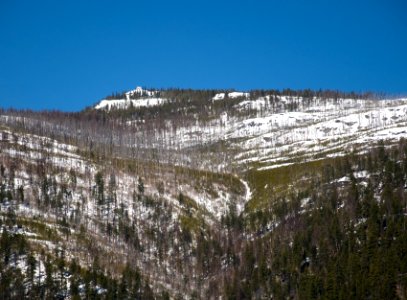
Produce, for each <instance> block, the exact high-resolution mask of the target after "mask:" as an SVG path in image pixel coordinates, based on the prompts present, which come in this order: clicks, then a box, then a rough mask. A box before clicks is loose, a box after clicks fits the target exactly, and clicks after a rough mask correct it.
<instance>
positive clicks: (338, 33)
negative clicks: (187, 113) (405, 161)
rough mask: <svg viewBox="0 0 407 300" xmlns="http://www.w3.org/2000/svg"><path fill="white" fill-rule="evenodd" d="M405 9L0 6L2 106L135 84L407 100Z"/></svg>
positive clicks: (70, 107) (82, 96)
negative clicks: (373, 94) (388, 96)
mask: <svg viewBox="0 0 407 300" xmlns="http://www.w3.org/2000/svg"><path fill="white" fill-rule="evenodd" d="M406 14H407V3H406V2H405V1H403V0H387V1H385V0H383V1H376V0H370V1H367V0H361V1H357V0H353V1H350V0H342V1H312V0H310V1H305V0H303V1H300V0H299V1H290V0H286V1H281V0H279V1H273V0H269V1H262V0H258V1H255V0H251V1H238V0H237V1H221V0H219V1H212V0H206V1H151V0H150V1H103V0H98V1H90V0H88V1H76V0H71V1H40V0H39V1H23V0H22V1H13V0H0V107H16V108H31V109H62V110H66V111H74V110H80V109H81V108H83V107H85V106H88V105H91V104H93V103H95V102H97V101H98V100H99V99H101V98H103V97H104V96H106V95H107V94H110V93H111V92H113V91H122V90H129V89H132V88H134V87H135V86H137V85H143V86H148V87H157V88H160V87H163V88H165V87H181V88H235V89H238V90H248V89H254V88H265V89H266V88H279V89H282V88H287V87H289V88H294V89H302V88H312V89H319V88H322V89H326V88H329V89H340V90H345V91H350V90H354V91H367V90H372V91H380V92H386V93H391V94H395V95H406V94H407V55H406V53H407V18H406Z"/></svg>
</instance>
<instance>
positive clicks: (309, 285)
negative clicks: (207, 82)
mask: <svg viewBox="0 0 407 300" xmlns="http://www.w3.org/2000/svg"><path fill="white" fill-rule="evenodd" d="M406 137H407V99H379V97H377V96H375V95H372V94H355V93H342V92H338V91H311V90H301V91H294V90H284V91H278V90H253V91H248V92H240V91H234V90H190V89H185V90H181V89H160V90H159V89H144V88H141V87H137V88H136V89H134V90H132V91H129V92H125V93H115V94H112V95H111V96H108V97H106V99H103V100H101V101H100V102H99V103H97V104H95V105H94V106H93V107H88V108H86V109H84V110H83V111H81V112H79V113H62V112H57V111H42V112H32V111H27V110H24V111H18V110H1V111H0V163H1V166H0V171H1V172H0V173H1V174H0V184H1V185H0V187H1V189H0V216H1V218H0V227H1V237H0V295H4V298H5V299H10V298H13V299H21V298H41V297H42V298H44V297H45V298H53V297H56V298H61V299H64V298H67V299H82V298H101V299H111V298H112V299H113V298H116V299H127V298H128V299H133V298H136V299H219V298H223V299H225V298H226V299H250V298H252V299H270V298H273V299H284V298H294V299H331V298H332V299H333V298H335V297H336V298H343V299H350V298H356V299H360V298H371V299H384V298H386V299H389V298H396V299H397V298H398V299H405V298H406V295H407V281H406V276H405V274H406V273H407V264H406V263H407V260H406V257H405V253H407V244H406V241H407V236H406V231H405V224H406V221H407V218H406V216H407V215H406V214H407V209H406V208H407V202H406V190H407V183H406V180H407V143H406V141H405V138H406Z"/></svg>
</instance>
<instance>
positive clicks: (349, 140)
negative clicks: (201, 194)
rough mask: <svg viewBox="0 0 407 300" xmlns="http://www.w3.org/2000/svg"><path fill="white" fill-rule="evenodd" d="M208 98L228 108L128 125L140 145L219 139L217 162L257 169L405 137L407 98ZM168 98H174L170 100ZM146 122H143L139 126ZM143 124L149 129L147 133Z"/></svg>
mask: <svg viewBox="0 0 407 300" xmlns="http://www.w3.org/2000/svg"><path fill="white" fill-rule="evenodd" d="M226 94H227V95H228V96H227V97H225V95H226ZM151 97H153V95H152V96H151ZM156 100H157V99H156V98H145V99H141V100H134V101H142V102H140V103H147V102H148V101H152V103H155V104H157V105H158V104H159V103H158V102H157V101H156ZM103 101H106V100H103ZM115 101H121V100H110V102H111V103H112V105H111V106H109V105H108V104H105V102H103V103H104V105H105V106H106V105H107V107H113V103H116V102H115ZM163 101H164V100H163ZM207 101H208V102H207V103H208V107H209V109H211V107H212V106H214V105H215V104H216V105H220V103H221V102H224V103H225V104H224V105H225V107H228V109H223V110H221V111H219V112H218V113H216V114H212V115H211V116H210V117H209V118H205V119H203V118H201V117H200V116H199V115H196V114H194V115H192V119H193V120H192V121H191V120H188V121H184V122H180V120H179V119H171V118H169V119H168V120H165V121H164V122H165V123H164V124H160V125H159V127H156V124H155V123H153V121H148V120H146V119H142V120H140V119H137V120H135V121H128V122H127V124H128V125H129V126H137V127H138V128H139V129H141V130H139V132H136V133H135V134H136V136H138V137H139V139H142V140H143V141H144V142H143V144H142V145H140V147H153V148H157V149H162V150H164V149H167V150H168V149H172V150H176V149H191V148H194V147H199V146H200V145H216V144H219V143H223V144H226V145H227V148H228V151H229V154H228V155H227V156H228V157H227V158H226V157H224V158H223V161H219V163H220V166H221V165H222V164H223V163H227V164H228V165H230V164H237V165H245V166H256V168H259V169H264V168H275V167H277V166H279V165H281V164H284V165H285V164H288V163H292V162H291V160H292V159H293V158H295V159H296V161H298V159H299V158H301V159H303V160H304V161H306V160H310V159H313V158H315V157H318V158H321V157H325V156H328V157H329V156H333V155H335V156H338V155H343V154H344V153H345V152H349V151H354V150H357V149H358V150H359V151H363V150H364V149H365V148H366V147H367V146H368V145H371V144H372V143H376V142H377V141H379V140H393V141H396V140H398V139H399V138H400V137H407V99H404V98H403V99H391V100H369V99H350V98H348V99H344V98H335V99H334V98H320V97H307V98H305V97H298V96H284V95H264V96H262V97H257V98H253V97H252V96H251V94H250V93H248V92H229V93H226V92H224V93H217V94H215V95H214V96H213V97H212V98H211V99H208V100H207ZM228 102H231V103H232V105H228ZM106 103H109V101H106ZM168 103H170V105H171V103H172V102H171V101H170V100H168ZM135 105H137V104H135ZM186 105H189V104H186ZM139 106H142V105H141V104H140V105H139ZM126 107H127V106H126ZM95 108H97V109H98V108H99V106H96V107H95ZM145 122H147V124H146V125H145V126H144V127H142V126H140V124H145ZM143 129H145V130H148V135H147V136H146V134H145V131H144V130H143ZM203 165H204V162H203Z"/></svg>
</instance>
